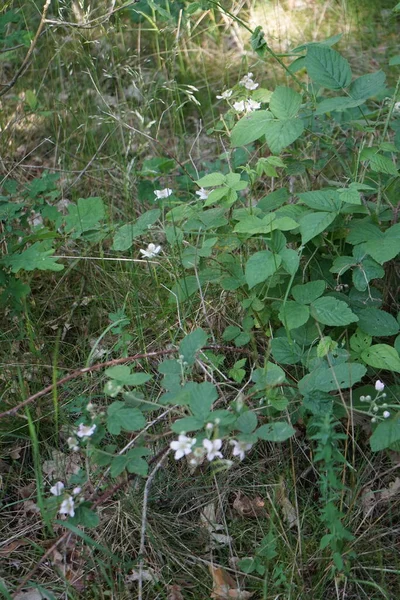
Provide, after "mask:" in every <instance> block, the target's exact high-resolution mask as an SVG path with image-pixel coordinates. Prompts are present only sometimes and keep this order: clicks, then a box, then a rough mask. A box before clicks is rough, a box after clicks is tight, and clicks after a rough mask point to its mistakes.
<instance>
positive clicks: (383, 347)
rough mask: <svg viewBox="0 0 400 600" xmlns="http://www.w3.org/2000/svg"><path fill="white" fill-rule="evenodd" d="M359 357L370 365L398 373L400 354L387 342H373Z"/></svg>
mask: <svg viewBox="0 0 400 600" xmlns="http://www.w3.org/2000/svg"><path fill="white" fill-rule="evenodd" d="M361 359H362V360H363V361H364V362H365V363H366V364H367V365H369V366H370V367H374V368H375V369H385V370H386V371H395V372H396V373H400V356H399V353H398V352H397V350H396V349H395V348H393V347H392V346H389V345H388V344H375V345H374V346H371V347H370V348H368V349H367V350H364V352H362V354H361Z"/></svg>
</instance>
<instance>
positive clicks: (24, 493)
mask: <svg viewBox="0 0 400 600" xmlns="http://www.w3.org/2000/svg"><path fill="white" fill-rule="evenodd" d="M35 490H36V483H35V482H34V481H31V482H30V483H28V485H25V486H23V487H20V488H18V493H19V495H20V496H21V498H29V497H30V496H32V494H33V493H34V492H35Z"/></svg>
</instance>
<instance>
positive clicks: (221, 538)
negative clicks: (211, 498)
mask: <svg viewBox="0 0 400 600" xmlns="http://www.w3.org/2000/svg"><path fill="white" fill-rule="evenodd" d="M200 521H201V524H202V526H203V527H205V528H206V529H207V531H208V532H209V534H210V544H209V545H208V547H207V550H210V549H212V548H215V547H217V546H221V545H222V546H227V545H229V544H230V543H231V542H232V538H231V536H230V535H226V534H224V533H218V532H219V531H221V530H223V529H224V526H223V525H221V523H217V522H216V521H217V516H216V512H215V505H214V503H213V502H210V504H207V505H206V506H205V507H204V508H203V510H202V511H201V513H200Z"/></svg>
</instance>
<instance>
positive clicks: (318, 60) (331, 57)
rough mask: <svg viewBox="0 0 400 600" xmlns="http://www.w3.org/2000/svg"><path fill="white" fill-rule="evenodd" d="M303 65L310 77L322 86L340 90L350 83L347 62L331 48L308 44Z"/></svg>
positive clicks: (349, 71)
mask: <svg viewBox="0 0 400 600" xmlns="http://www.w3.org/2000/svg"><path fill="white" fill-rule="evenodd" d="M305 65H306V69H307V72H308V74H309V76H310V77H311V79H312V80H313V81H315V82H316V83H317V84H318V85H320V86H322V87H325V88H328V89H330V90H341V89H343V88H346V87H347V86H349V85H350V83H351V69H350V65H349V63H348V62H347V60H346V59H345V58H343V57H342V56H341V55H340V54H339V52H336V50H333V49H332V48H329V47H326V46H309V47H308V49H307V56H306V60H305Z"/></svg>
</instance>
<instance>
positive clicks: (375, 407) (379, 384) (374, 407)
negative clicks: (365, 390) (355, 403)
mask: <svg viewBox="0 0 400 600" xmlns="http://www.w3.org/2000/svg"><path fill="white" fill-rule="evenodd" d="M374 387H375V390H376V391H377V392H378V393H377V395H376V397H375V399H374V400H373V399H372V398H371V396H369V395H368V396H360V402H367V403H369V405H370V406H369V409H368V412H372V413H375V414H376V413H378V412H379V410H380V409H381V408H383V409H387V408H388V405H387V404H386V403H384V404H382V405H379V404H378V403H377V402H378V400H381V399H384V398H386V394H385V393H384V392H383V390H384V389H385V384H384V383H383V381H381V380H380V379H378V380H377V381H376V382H375V386H374ZM382 417H383V418H384V419H388V418H389V417H390V411H388V410H384V411H383V413H382ZM376 422H377V417H375V416H374V417H372V419H371V423H376Z"/></svg>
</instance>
